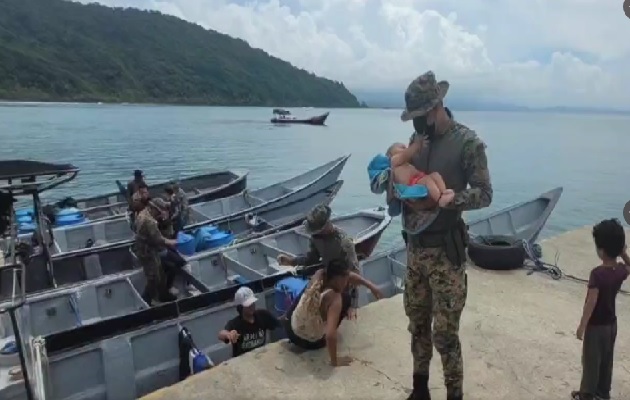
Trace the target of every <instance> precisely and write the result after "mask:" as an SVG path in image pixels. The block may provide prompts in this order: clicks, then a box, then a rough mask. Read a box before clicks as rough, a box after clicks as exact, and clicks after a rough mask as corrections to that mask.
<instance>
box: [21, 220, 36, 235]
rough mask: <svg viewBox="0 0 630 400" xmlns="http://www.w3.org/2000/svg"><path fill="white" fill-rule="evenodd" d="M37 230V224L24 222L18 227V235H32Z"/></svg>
mask: <svg viewBox="0 0 630 400" xmlns="http://www.w3.org/2000/svg"><path fill="white" fill-rule="evenodd" d="M36 229H37V224H34V223H32V222H26V223H23V224H19V225H18V233H32V232H35V230H36Z"/></svg>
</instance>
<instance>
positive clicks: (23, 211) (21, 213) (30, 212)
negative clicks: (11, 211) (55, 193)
mask: <svg viewBox="0 0 630 400" xmlns="http://www.w3.org/2000/svg"><path fill="white" fill-rule="evenodd" d="M34 213H35V212H34V210H33V209H32V208H20V209H19V210H15V215H16V216H17V217H18V218H19V217H23V216H25V215H30V217H31V218H33V214H34Z"/></svg>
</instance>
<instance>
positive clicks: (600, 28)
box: [81, 0, 630, 108]
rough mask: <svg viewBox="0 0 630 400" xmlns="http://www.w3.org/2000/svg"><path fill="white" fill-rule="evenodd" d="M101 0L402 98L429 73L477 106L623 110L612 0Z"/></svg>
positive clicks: (628, 47)
mask: <svg viewBox="0 0 630 400" xmlns="http://www.w3.org/2000/svg"><path fill="white" fill-rule="evenodd" d="M81 1H83V2H88V0H81ZM90 1H91V0H90ZM99 2H100V3H103V4H105V5H111V6H134V7H140V8H146V9H155V10H159V11H162V12H164V13H168V14H172V15H175V16H178V17H180V18H184V19H186V20H189V21H193V22H196V23H198V24H200V25H202V26H204V27H206V28H211V29H214V30H217V31H219V32H223V33H227V34H229V35H231V36H235V37H239V38H242V39H244V40H246V41H248V42H249V43H250V44H251V45H252V46H253V47H259V48H262V49H264V50H265V51H267V52H268V53H270V54H272V55H274V56H277V57H280V58H283V59H285V60H287V61H290V62H291V63H293V64H294V65H297V66H299V67H302V68H305V69H308V70H311V71H313V72H315V73H317V74H319V75H323V76H326V77H329V78H332V79H336V80H341V81H343V82H345V83H346V86H348V87H349V88H355V89H378V90H383V89H394V90H401V97H402V91H403V90H404V88H405V87H406V85H407V83H408V82H409V81H410V80H411V79H413V78H414V77H415V76H416V75H418V74H419V73H421V72H424V71H426V70H428V69H433V70H434V71H435V72H436V75H437V76H438V79H448V80H449V81H450V82H451V87H452V90H453V93H459V94H461V95H466V96H472V97H475V98H481V99H484V100H492V101H503V102H511V103H518V104H524V105H533V106H548V105H566V106H569V105H577V106H593V107H604V106H611V107H616V108H630V90H629V89H630V41H628V40H627V38H629V37H630V20H628V19H627V18H626V17H625V15H624V13H623V10H622V4H621V3H622V2H621V1H620V0H619V1H617V0H529V1H521V0H502V1H496V0H472V1H469V2H461V1H457V2H456V1H455V0H440V1H438V0H284V1H280V0H258V1H257V0H239V1H237V2H234V1H227V0H100V1H99Z"/></svg>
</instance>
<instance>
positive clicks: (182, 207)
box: [173, 182, 190, 227]
mask: <svg viewBox="0 0 630 400" xmlns="http://www.w3.org/2000/svg"><path fill="white" fill-rule="evenodd" d="M173 191H174V192H175V198H176V199H177V206H178V209H179V219H180V225H181V226H182V227H184V226H186V225H188V224H189V223H190V222H189V221H188V219H189V217H190V205H189V204H188V195H187V194H186V192H185V191H184V189H182V188H181V187H180V186H179V182H175V183H173Z"/></svg>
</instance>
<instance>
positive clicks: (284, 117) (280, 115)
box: [271, 108, 330, 125]
mask: <svg viewBox="0 0 630 400" xmlns="http://www.w3.org/2000/svg"><path fill="white" fill-rule="evenodd" d="M273 114H274V117H273V118H272V119H271V123H273V124H306V125H324V123H325V122H326V119H327V118H328V115H329V114H330V113H329V112H326V113H325V114H322V115H318V116H315V117H311V118H306V119H298V118H295V117H293V116H291V112H289V111H288V110H284V109H281V108H274V110H273Z"/></svg>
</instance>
